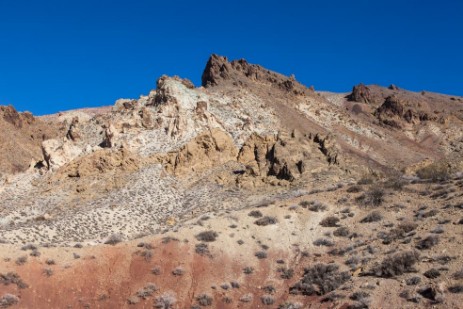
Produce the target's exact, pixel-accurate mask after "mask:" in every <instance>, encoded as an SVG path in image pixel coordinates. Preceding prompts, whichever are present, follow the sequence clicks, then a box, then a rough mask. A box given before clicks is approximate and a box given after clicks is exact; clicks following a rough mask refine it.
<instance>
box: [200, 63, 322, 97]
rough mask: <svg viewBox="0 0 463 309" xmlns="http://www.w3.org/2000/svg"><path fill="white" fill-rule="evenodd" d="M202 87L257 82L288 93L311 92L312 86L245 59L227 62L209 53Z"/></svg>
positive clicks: (300, 93) (304, 93)
mask: <svg viewBox="0 0 463 309" xmlns="http://www.w3.org/2000/svg"><path fill="white" fill-rule="evenodd" d="M201 81H202V86H203V87H212V86H218V85H220V84H223V83H224V82H225V83H226V82H231V83H232V84H233V85H235V86H246V85H249V83H253V82H257V83H262V84H266V85H271V86H272V87H276V88H278V89H280V90H282V91H284V92H286V93H288V94H294V95H307V94H313V93H314V90H313V88H307V87H305V86H304V85H302V84H301V83H299V82H297V81H296V79H295V77H294V76H293V75H292V76H290V77H287V76H284V75H281V74H278V73H275V72H272V71H269V70H267V69H265V68H263V67H261V66H260V65H256V64H250V63H248V62H247V61H246V60H245V59H239V60H234V61H231V62H229V61H228V59H227V58H226V57H222V56H218V55H214V54H213V55H211V57H210V58H209V60H208V62H207V64H206V68H205V69H204V72H203V75H202V78H201Z"/></svg>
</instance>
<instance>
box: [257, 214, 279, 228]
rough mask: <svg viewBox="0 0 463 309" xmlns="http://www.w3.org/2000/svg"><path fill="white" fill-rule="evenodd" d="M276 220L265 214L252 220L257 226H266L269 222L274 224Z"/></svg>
mask: <svg viewBox="0 0 463 309" xmlns="http://www.w3.org/2000/svg"><path fill="white" fill-rule="evenodd" d="M277 222H278V220H277V219H276V218H275V217H269V216H265V217H262V218H260V219H258V220H256V221H255V222H254V224H256V225H259V226H266V225H270V224H276V223H277Z"/></svg>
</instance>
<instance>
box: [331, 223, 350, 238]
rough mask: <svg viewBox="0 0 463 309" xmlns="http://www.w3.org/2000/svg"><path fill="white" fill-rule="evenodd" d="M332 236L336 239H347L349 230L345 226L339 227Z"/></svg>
mask: <svg viewBox="0 0 463 309" xmlns="http://www.w3.org/2000/svg"><path fill="white" fill-rule="evenodd" d="M333 235H334V236H336V237H347V236H349V229H348V228H347V227H345V226H341V227H339V228H337V229H336V230H334V232H333Z"/></svg>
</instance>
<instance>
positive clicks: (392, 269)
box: [372, 251, 419, 278]
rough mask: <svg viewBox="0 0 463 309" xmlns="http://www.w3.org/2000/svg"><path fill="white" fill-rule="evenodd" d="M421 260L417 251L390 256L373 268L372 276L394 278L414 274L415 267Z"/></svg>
mask: <svg viewBox="0 0 463 309" xmlns="http://www.w3.org/2000/svg"><path fill="white" fill-rule="evenodd" d="M418 260H419V254H418V253H417V252H416V251H405V252H400V253H397V254H395V255H389V256H387V257H386V258H384V260H383V261H382V262H381V264H379V265H377V266H376V267H374V268H373V270H372V274H373V275H375V276H377V277H383V278H392V277H395V276H400V275H402V274H404V273H409V272H414V271H415V269H414V267H413V266H414V265H415V263H416V262H418Z"/></svg>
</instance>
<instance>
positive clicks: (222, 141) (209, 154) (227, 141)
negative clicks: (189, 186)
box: [160, 129, 238, 177]
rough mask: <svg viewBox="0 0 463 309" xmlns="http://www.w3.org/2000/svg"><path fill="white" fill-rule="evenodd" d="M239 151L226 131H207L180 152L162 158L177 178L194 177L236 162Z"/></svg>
mask: <svg viewBox="0 0 463 309" xmlns="http://www.w3.org/2000/svg"><path fill="white" fill-rule="evenodd" d="M237 154H238V150H237V148H236V146H235V144H234V142H233V139H232V138H231V137H230V136H229V135H228V134H227V133H226V132H224V131H221V130H219V129H212V130H211V131H206V132H204V133H202V134H200V135H198V136H197V137H195V138H194V139H192V140H191V141H190V142H188V143H187V144H186V145H185V146H183V147H182V148H181V149H180V150H179V151H178V152H175V153H170V154H167V155H165V156H161V157H160V161H161V162H162V163H163V164H164V167H165V169H166V170H167V171H168V172H170V173H172V174H174V175H177V176H181V177H182V176H193V174H194V173H200V172H202V171H205V170H207V169H210V168H212V167H215V166H218V165H222V164H225V163H227V162H229V161H235V160H236V156H237Z"/></svg>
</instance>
